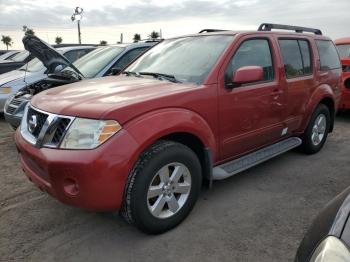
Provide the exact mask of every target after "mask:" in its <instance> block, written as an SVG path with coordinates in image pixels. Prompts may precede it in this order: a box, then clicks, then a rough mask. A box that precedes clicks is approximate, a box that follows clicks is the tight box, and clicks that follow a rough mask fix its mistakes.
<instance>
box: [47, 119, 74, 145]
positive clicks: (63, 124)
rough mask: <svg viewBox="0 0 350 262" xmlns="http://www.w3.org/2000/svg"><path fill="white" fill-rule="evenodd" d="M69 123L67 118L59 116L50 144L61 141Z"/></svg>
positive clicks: (56, 143)
mask: <svg viewBox="0 0 350 262" xmlns="http://www.w3.org/2000/svg"><path fill="white" fill-rule="evenodd" d="M69 123H70V119H69V118H61V119H60V120H59V123H58V125H57V128H56V131H55V133H54V135H53V137H52V141H51V142H52V144H54V145H58V144H59V143H60V142H61V140H62V138H63V135H64V133H65V131H66V129H67V127H68V125H69Z"/></svg>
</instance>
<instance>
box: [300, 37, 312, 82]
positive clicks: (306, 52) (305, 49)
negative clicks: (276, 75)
mask: <svg viewBox="0 0 350 262" xmlns="http://www.w3.org/2000/svg"><path fill="white" fill-rule="evenodd" d="M298 42H299V46H300V51H301V55H302V57H303V66H304V75H308V74H311V73H312V67H311V53H310V45H309V42H308V41H305V40H299V41H298Z"/></svg>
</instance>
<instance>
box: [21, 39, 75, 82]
mask: <svg viewBox="0 0 350 262" xmlns="http://www.w3.org/2000/svg"><path fill="white" fill-rule="evenodd" d="M22 42H23V45H24V48H25V49H26V50H27V51H29V52H30V53H31V54H32V55H33V56H34V57H37V58H38V59H39V60H40V61H41V62H42V63H43V64H44V66H45V67H46V68H47V69H48V74H50V73H54V72H55V69H56V67H57V66H59V65H62V66H63V67H67V66H69V67H71V68H72V69H73V70H74V71H75V72H76V73H77V74H78V75H79V76H82V73H81V72H80V71H79V70H78V69H77V68H76V67H75V66H74V65H73V64H72V63H71V62H69V60H68V59H67V58H65V57H64V56H63V55H61V54H60V53H59V52H57V51H56V50H55V49H54V48H53V47H51V46H50V45H48V44H47V43H45V42H44V41H42V40H41V39H40V38H38V37H36V36H34V35H27V36H25V37H23V40H22Z"/></svg>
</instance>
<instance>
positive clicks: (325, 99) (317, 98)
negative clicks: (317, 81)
mask: <svg viewBox="0 0 350 262" xmlns="http://www.w3.org/2000/svg"><path fill="white" fill-rule="evenodd" d="M335 100H336V98H335V94H334V92H333V90H332V88H331V87H330V86H329V85H321V86H319V87H318V88H317V89H316V90H315V91H314V93H313V94H312V96H311V97H310V99H309V102H308V104H307V106H306V112H307V114H306V115H307V117H305V118H304V120H303V124H302V126H303V130H305V129H306V127H307V125H308V123H309V121H310V119H311V116H312V114H313V112H314V111H315V110H316V108H317V106H318V105H319V104H324V105H325V106H327V107H328V109H329V112H330V115H331V124H330V132H332V131H333V129H334V120H335V113H336V102H335Z"/></svg>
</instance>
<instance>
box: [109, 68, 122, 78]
mask: <svg viewBox="0 0 350 262" xmlns="http://www.w3.org/2000/svg"><path fill="white" fill-rule="evenodd" d="M121 71H122V69H121V68H119V67H114V68H112V69H111V73H110V74H109V75H111V76H115V75H119V73H120V72H121Z"/></svg>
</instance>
